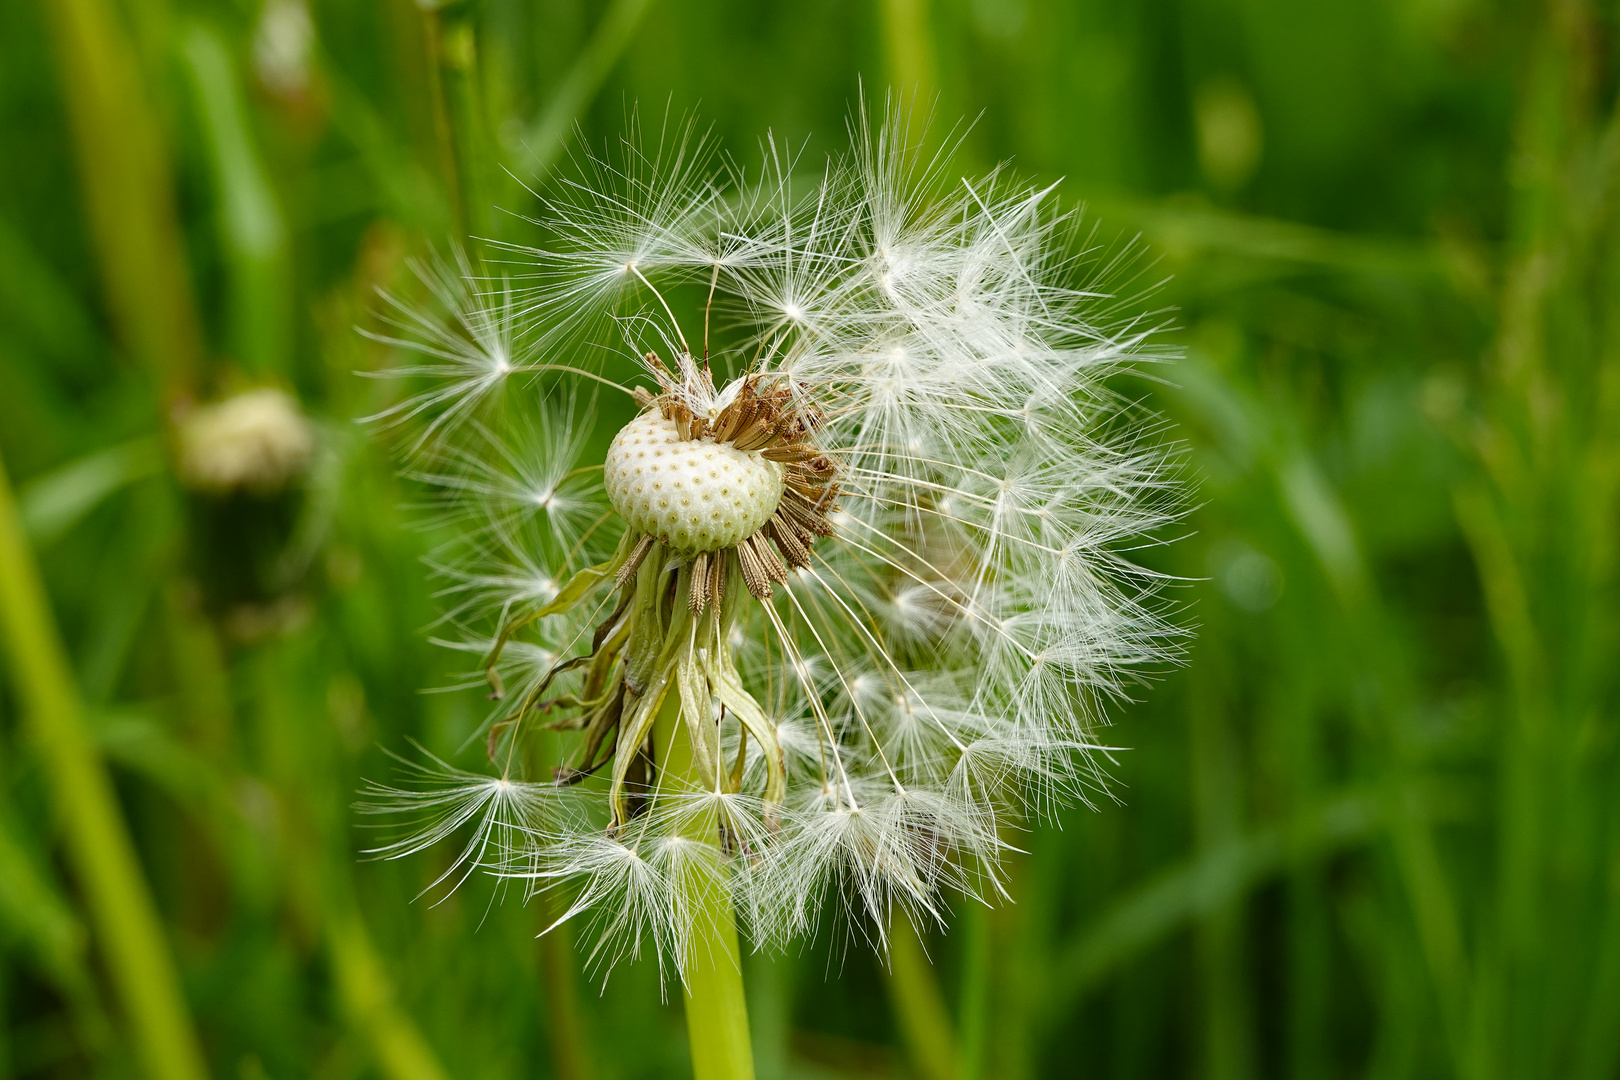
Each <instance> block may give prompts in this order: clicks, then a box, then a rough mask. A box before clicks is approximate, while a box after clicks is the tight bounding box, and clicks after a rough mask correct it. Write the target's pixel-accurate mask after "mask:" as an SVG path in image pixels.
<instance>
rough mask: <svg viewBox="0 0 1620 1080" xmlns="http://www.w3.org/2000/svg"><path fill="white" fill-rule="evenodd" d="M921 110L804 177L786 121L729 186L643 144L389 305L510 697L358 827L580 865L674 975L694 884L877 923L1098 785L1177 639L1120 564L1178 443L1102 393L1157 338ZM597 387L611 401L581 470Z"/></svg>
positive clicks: (421, 458) (381, 789) (974, 867)
mask: <svg viewBox="0 0 1620 1080" xmlns="http://www.w3.org/2000/svg"><path fill="white" fill-rule="evenodd" d="M907 130H908V129H907V125H906V124H905V122H904V121H903V119H897V118H896V117H894V116H892V115H891V117H890V118H889V120H888V121H887V122H885V123H883V124H880V125H868V124H865V123H857V124H856V125H854V138H853V143H854V145H853V147H852V150H851V152H850V154H849V155H848V157H847V158H844V159H841V160H834V161H832V162H831V163H829V164H828V165H827V166H826V167H825V169H824V170H822V171H820V172H819V173H818V174H817V175H816V176H815V177H813V178H812V179H811V180H808V181H806V180H804V179H803V178H802V177H801V176H799V175H796V173H795V169H796V167H797V166H798V165H799V164H800V163H799V162H798V161H797V160H795V159H794V158H793V157H792V156H791V155H788V154H786V153H784V152H783V151H782V149H781V148H780V147H779V146H778V145H777V144H775V143H774V142H771V141H767V142H766V143H765V144H764V159H765V160H764V167H763V168H762V170H760V172H759V173H758V174H757V175H748V174H745V173H743V172H742V171H741V170H739V169H736V168H735V167H729V166H724V167H723V166H721V165H716V164H715V162H716V157H715V155H714V154H713V153H712V151H711V148H710V147H709V146H708V145H707V144H706V140H704V139H702V138H697V137H694V135H693V132H692V130H691V128H690V126H689V125H688V126H685V127H682V128H680V129H679V130H675V131H673V133H668V132H666V134H665V135H664V136H662V137H658V138H654V139H651V140H643V139H642V138H641V137H640V136H639V135H638V134H636V133H632V135H631V136H629V137H627V138H626V139H625V140H624V141H623V145H622V147H621V148H620V151H619V152H618V153H616V154H613V155H608V156H604V157H602V158H594V157H590V158H587V159H586V160H584V161H583V163H582V166H583V167H582V168H581V169H580V170H579V173H578V177H577V178H576V179H574V180H572V181H564V182H562V183H561V184H560V185H559V186H558V188H557V191H556V193H555V194H553V195H552V196H551V197H549V198H546V199H543V200H542V206H543V212H542V214H541V215H540V217H539V218H538V220H537V222H536V223H537V224H538V225H539V226H540V227H541V228H543V229H544V230H546V232H547V234H548V235H549V236H550V237H551V240H550V242H548V243H546V244H545V245H544V246H541V247H533V248H515V247H514V248H511V249H509V255H510V261H511V262H515V263H516V264H518V266H519V267H520V269H518V270H517V271H515V272H511V273H510V274H509V275H508V276H506V277H500V276H496V275H493V274H489V273H487V272H483V271H481V270H475V268H474V267H473V265H472V264H471V263H470V262H469V261H468V260H467V259H466V258H465V257H464V256H457V257H456V259H455V260H453V261H449V262H446V263H444V264H442V265H436V266H435V267H431V268H425V269H424V270H423V271H422V276H423V278H424V281H426V282H427V283H428V284H429V286H430V289H429V292H430V294H431V295H432V296H433V297H434V298H435V299H436V304H437V306H436V307H435V308H434V309H433V310H425V309H423V310H418V309H416V308H413V307H412V306H410V305H409V304H407V303H405V302H404V301H402V300H399V299H397V298H387V299H389V302H390V304H391V305H392V306H393V308H394V309H395V310H394V315H393V323H394V325H395V326H396V327H397V328H398V333H397V334H393V335H385V336H382V340H384V341H387V342H389V343H391V344H392V345H394V346H395V347H397V348H398V349H399V350H401V351H402V352H406V353H414V354H416V355H418V356H419V357H420V358H421V359H419V360H417V361H414V362H410V363H407V364H405V365H403V366H402V367H401V368H400V369H399V373H401V374H404V375H408V376H412V377H415V378H422V377H426V378H427V379H429V380H430V381H431V385H429V386H428V387H427V388H426V389H422V390H420V392H418V393H417V394H416V396H413V397H409V398H407V399H405V400H403V401H401V403H400V404H398V405H397V406H396V407H395V408H394V409H393V410H391V411H390V412H389V413H387V414H384V418H385V419H389V420H392V421H395V422H399V423H401V424H402V425H404V426H406V427H408V428H410V429H411V430H412V431H413V432H414V434H412V435H411V436H410V438H409V439H408V443H409V445H410V455H411V465H410V472H411V474H412V475H414V476H415V477H416V478H417V479H420V480H422V481H424V482H426V483H428V484H430V485H433V486H434V487H436V488H437V489H439V491H440V492H441V494H442V496H443V499H444V503H445V506H446V510H447V515H448V516H447V518H446V521H447V522H448V523H449V524H451V525H453V526H454V528H455V529H456V531H457V533H458V535H459V537H460V539H459V540H458V541H457V542H455V543H454V544H452V545H451V546H450V547H448V548H447V549H445V550H443V551H441V552H439V553H437V554H436V555H435V558H434V561H433V565H434V567H435V569H436V570H437V571H438V572H439V573H440V574H441V575H442V576H443V578H444V582H445V588H444V593H445V597H446V614H445V618H444V620H443V625H442V627H441V630H444V629H445V628H450V629H453V630H454V631H455V634H454V635H450V634H441V636H446V637H455V639H456V640H455V641H454V642H449V643H452V644H456V645H457V646H458V647H460V648H463V649H466V650H467V651H468V652H469V654H474V655H478V656H480V657H481V658H482V659H483V667H482V670H481V672H480V676H481V678H482V679H485V680H487V682H488V686H489V688H490V692H491V696H492V697H493V698H495V699H496V702H497V706H496V709H495V711H494V712H493V714H492V715H491V716H490V718H489V723H488V726H487V728H486V729H485V730H484V734H485V735H486V740H485V745H486V747H487V750H488V754H489V759H490V763H491V775H489V776H487V777H484V778H479V777H477V776H474V775H472V774H468V773H465V772H461V771H457V770H451V769H449V768H448V767H444V768H442V769H440V768H438V767H437V766H435V767H434V768H433V769H428V770H425V771H423V772H421V773H419V774H418V775H417V777H416V779H417V781H418V782H417V783H413V784H412V785H409V786H408V787H394V786H388V785H374V786H373V787H372V788H371V790H370V792H369V798H370V802H369V804H368V806H367V808H368V809H369V810H372V811H377V812H393V811H399V810H403V811H407V812H409V813H411V814H413V815H416V821H417V825H416V827H415V828H414V829H413V830H412V831H407V832H406V833H404V834H402V835H401V836H400V837H399V838H398V839H397V840H395V841H394V842H393V843H391V844H388V845H387V846H384V847H381V848H379V849H378V851H379V853H381V854H383V855H386V856H390V857H392V856H398V855H403V854H408V853H411V852H415V851H418V850H421V849H422V848H424V847H426V846H428V845H430V844H432V843H435V842H437V841H439V840H442V839H445V838H446V837H448V836H450V835H451V834H452V833H457V827H460V826H466V827H470V828H471V829H472V830H473V835H472V839H471V841H470V842H469V843H468V844H467V845H466V846H465V847H464V848H462V850H461V852H460V856H459V858H457V859H456V860H455V862H454V864H453V865H452V867H451V868H450V870H449V871H448V872H447V875H446V876H447V879H448V880H451V881H456V880H459V878H460V876H461V875H463V874H465V873H467V872H470V871H471V870H472V869H474V868H482V869H485V870H488V871H490V872H492V873H494V874H497V875H502V876H506V877H510V878H517V879H520V880H522V881H523V882H525V883H527V884H528V885H529V886H531V887H533V888H543V887H550V886H554V885H558V884H560V883H564V882H566V883H568V885H567V887H568V888H570V890H571V892H570V895H571V897H572V899H571V901H570V906H569V914H575V913H587V912H588V913H590V914H591V915H592V916H593V917H594V918H595V920H596V924H597V925H598V926H599V927H600V929H601V931H602V936H601V938H600V943H599V945H598V947H597V953H596V956H597V958H598V959H599V960H601V961H604V962H607V963H611V962H612V961H613V960H614V959H617V958H618V957H620V956H623V955H626V954H633V953H635V952H637V951H639V950H640V948H641V947H642V945H643V944H647V945H649V946H651V947H652V948H654V949H656V951H657V952H658V955H659V956H660V957H661V958H669V959H673V960H674V961H675V962H676V964H677V966H679V965H680V963H681V958H682V956H683V955H684V952H685V942H687V941H688V940H689V937H690V935H691V931H692V926H691V921H692V920H693V919H694V918H700V917H703V916H702V915H701V914H694V910H693V909H692V907H691V905H690V904H688V903H687V902H686V901H685V900H684V899H683V897H686V896H687V895H688V894H689V892H690V890H688V889H686V888H685V885H684V882H686V881H687V879H688V877H689V876H690V875H691V874H692V873H694V872H698V871H701V872H702V873H703V874H708V875H712V876H714V877H715V878H716V879H717V880H720V881H723V882H724V883H725V887H726V889H727V890H728V892H729V895H730V899H731V902H732V904H733V906H734V908H735V910H736V912H737V914H738V916H739V919H740V921H741V924H742V927H743V929H744V931H745V932H746V933H747V934H749V935H750V936H751V937H752V939H753V940H754V941H755V942H756V943H766V942H772V943H774V942H778V941H781V940H784V939H787V938H790V937H792V936H793V935H795V934H798V933H801V932H803V931H805V930H806V929H807V928H809V927H811V926H812V924H813V923H814V922H815V920H816V919H817V917H818V913H819V912H821V911H822V910H823V909H824V908H825V907H826V906H827V905H828V903H829V902H830V901H832V900H833V899H834V898H836V900H837V901H838V902H839V903H840V904H844V903H847V905H848V910H850V911H852V912H853V913H855V915H856V916H857V917H858V918H859V919H860V921H862V922H863V924H864V925H866V926H867V927H869V931H870V932H871V933H873V934H875V936H877V937H879V938H881V937H882V936H883V935H884V934H885V933H886V927H887V926H888V924H889V920H890V919H891V918H892V917H894V916H895V914H896V910H897V909H898V910H899V911H901V912H903V914H904V915H905V916H907V917H919V916H929V917H935V918H937V917H938V916H939V914H940V911H941V907H940V894H941V890H960V891H962V892H965V893H967V894H969V895H974V896H980V897H983V896H985V895H986V892H987V891H989V892H994V891H995V890H996V888H997V881H998V874H997V865H998V860H999V858H1000V857H1001V855H1002V854H1003V853H1004V851H1005V850H1006V849H1007V845H1008V843H1009V835H1010V833H1009V829H1010V828H1011V827H1014V826H1016V824H1017V823H1018V822H1019V821H1020V820H1022V819H1023V818H1024V817H1025V816H1026V815H1027V814H1029V813H1031V812H1040V811H1041V810H1042V809H1043V808H1045V807H1048V806H1050V805H1052V803H1053V802H1054V801H1058V800H1063V799H1066V798H1080V799H1084V798H1085V797H1086V795H1087V793H1088V792H1089V791H1091V790H1101V788H1102V784H1103V780H1102V775H1101V772H1100V771H1099V768H1098V762H1097V758H1098V756H1099V755H1100V754H1103V753H1104V752H1105V748H1104V747H1103V746H1102V745H1101V744H1100V743H1099V742H1098V740H1097V738H1096V734H1095V732H1096V729H1097V727H1098V725H1099V724H1100V723H1101V722H1102V720H1103V715H1102V705H1103V704H1104V703H1105V702H1106V700H1107V699H1109V698H1110V697H1113V696H1115V695H1118V694H1119V693H1121V692H1122V689H1123V686H1124V681H1125V680H1126V679H1127V678H1128V677H1129V676H1130V673H1131V672H1133V671H1139V670H1141V669H1142V668H1143V667H1144V665H1149V664H1152V663H1154V662H1157V661H1160V660H1162V659H1163V658H1165V657H1166V656H1167V655H1168V654H1169V653H1171V652H1172V651H1173V648H1174V642H1175V633H1174V631H1173V630H1172V629H1171V628H1170V627H1169V626H1168V625H1167V623H1166V622H1165V621H1164V619H1163V617H1162V604H1160V603H1158V602H1157V601H1156V600H1155V596H1156V591H1157V586H1158V585H1159V584H1160V581H1159V579H1158V578H1156V577H1155V575H1153V574H1151V573H1148V572H1147V571H1144V570H1142V569H1140V568H1138V567H1137V566H1135V565H1134V564H1133V563H1132V562H1131V561H1130V559H1129V558H1128V556H1127V554H1126V552H1127V550H1128V548H1129V546H1130V545H1131V544H1133V543H1142V542H1147V538H1150V537H1151V536H1152V535H1153V534H1154V532H1155V530H1158V529H1159V528H1160V527H1161V526H1163V525H1164V524H1165V523H1166V522H1167V521H1169V520H1171V518H1172V517H1173V514H1174V503H1175V490H1174V483H1173V482H1172V473H1173V469H1172V467H1171V460H1170V457H1169V455H1168V452H1167V450H1166V449H1165V446H1164V445H1163V443H1162V441H1161V439H1160V434H1159V431H1158V428H1157V426H1156V425H1155V423H1154V422H1153V421H1152V418H1151V417H1147V416H1144V415H1143V414H1142V413H1141V412H1140V411H1139V410H1138V409H1137V408H1136V407H1135V406H1133V405H1132V404H1130V403H1129V402H1126V401H1123V400H1122V399H1120V398H1119V397H1118V396H1117V395H1116V394H1115V393H1113V392H1111V391H1110V390H1109V389H1108V388H1107V386H1106V382H1107V380H1108V379H1109V377H1110V376H1112V375H1114V374H1116V373H1118V372H1119V371H1121V370H1122V369H1125V368H1128V367H1130V366H1132V365H1135V364H1138V363H1141V362H1144V361H1155V360H1159V359H1163V358H1164V357H1165V356H1166V353H1165V352H1164V351H1163V350H1162V349H1161V348H1160V347H1159V346H1157V345H1156V344H1155V343H1154V342H1153V335H1154V333H1155V332H1156V331H1157V329H1158V326H1157V325H1156V323H1154V322H1152V321H1150V317H1149V316H1146V315H1142V316H1137V317H1131V316H1129V315H1128V314H1125V313H1122V311H1121V308H1122V302H1121V301H1120V300H1119V299H1118V298H1117V297H1115V296H1113V295H1112V294H1109V293H1107V292H1105V291H1103V289H1102V288H1101V287H1100V286H1099V285H1098V284H1096V283H1097V282H1099V281H1106V280H1107V279H1108V277H1109V276H1110V275H1111V274H1113V275H1117V274H1118V267H1115V266H1110V265H1107V264H1106V260H1103V259H1099V258H1098V257H1097V255H1096V252H1095V251H1094V250H1086V249H1085V245H1084V244H1083V243H1082V244H1081V245H1079V247H1078V248H1077V245H1076V241H1077V239H1083V238H1078V237H1077V233H1076V229H1075V222H1074V221H1073V219H1072V218H1070V217H1069V216H1067V215H1064V214H1063V213H1060V212H1059V211H1057V210H1056V209H1055V208H1054V206H1053V203H1054V195H1053V192H1052V189H1050V188H1041V189H1035V188H1029V187H1024V186H1019V185H1018V184H1016V183H1015V182H1013V181H1012V180H1010V179H1009V178H1008V177H1007V176H1006V175H1005V174H1004V173H1001V172H999V171H998V172H997V173H995V174H993V175H991V176H989V177H987V178H985V179H981V180H977V181H974V180H967V179H961V180H955V179H953V178H952V177H950V175H949V174H948V169H947V159H946V157H945V156H944V155H939V156H935V157H932V158H925V157H923V156H920V155H919V154H917V153H916V152H915V150H914V149H913V148H910V147H908V146H906V145H905V138H904V133H905V132H906V131H907ZM1088 273H1089V275H1090V277H1089V281H1082V282H1080V283H1079V284H1077V283H1076V279H1077V278H1080V277H1082V276H1083V275H1086V274H1088ZM620 358H628V360H627V362H626V361H623V360H621V359H620ZM631 365H633V367H632V366H631ZM624 372H633V374H631V375H630V376H629V377H626V378H623V381H624V382H625V383H628V384H632V385H625V386H621V385H620V384H619V379H620V377H622V373H624ZM603 387H613V388H616V390H623V391H624V392H625V393H627V394H630V395H632V397H633V399H634V412H635V416H634V419H632V420H631V421H630V422H629V423H628V424H626V425H625V426H624V427H623V428H622V429H621V430H620V431H619V432H618V434H617V435H616V436H615V438H614V440H613V443H612V446H611V447H610V448H609V449H608V451H607V454H606V456H605V459H604V460H598V461H587V460H584V457H585V455H586V451H587V447H588V446H590V445H592V440H591V438H590V434H591V431H592V425H593V424H594V419H593V416H592V414H591V412H590V410H589V409H587V408H585V407H584V406H583V405H582V404H580V403H581V402H583V401H585V400H586V399H587V398H590V397H593V396H595V395H596V394H598V393H608V392H610V391H608V390H605V389H603ZM435 775H437V781H435V780H434V779H433V778H434V776H435ZM464 833H465V828H463V829H461V831H460V833H457V834H458V835H461V834H464Z"/></svg>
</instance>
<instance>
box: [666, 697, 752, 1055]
mask: <svg viewBox="0 0 1620 1080" xmlns="http://www.w3.org/2000/svg"><path fill="white" fill-rule="evenodd" d="M653 742H654V745H655V746H656V747H657V750H658V761H659V765H660V771H661V773H662V775H663V777H665V778H666V780H665V783H666V784H667V785H668V786H666V787H665V790H666V791H668V790H670V789H671V788H673V789H675V790H677V791H701V790H703V786H704V785H703V780H702V777H701V776H700V774H699V769H698V767H697V762H696V760H695V758H694V756H693V754H692V743H691V740H690V739H689V738H688V737H687V735H686V730H685V725H684V723H683V721H682V717H681V698H680V695H679V694H677V693H675V692H674V691H673V690H671V692H670V694H669V696H668V697H667V698H666V699H665V701H664V706H663V708H662V709H661V710H660V712H659V714H658V720H657V722H656V724H655V725H654V727H653ZM687 832H688V839H691V840H697V841H701V842H702V843H706V844H717V843H718V841H719V837H718V835H717V830H716V828H715V826H714V822H713V819H712V818H711V819H708V820H707V821H705V820H704V819H703V818H702V817H697V818H696V820H694V821H693V823H692V824H691V825H690V826H689V827H688V829H687ZM719 865H720V860H719V859H715V860H712V861H711V860H705V859H693V860H691V863H690V866H691V870H690V872H689V873H688V874H687V875H686V876H685V877H684V878H683V880H682V881H681V882H680V883H679V885H678V886H677V887H678V888H682V889H684V890H685V891H686V896H685V901H686V905H685V906H686V910H687V912H688V913H689V915H690V918H691V922H692V925H691V928H690V932H689V936H688V937H687V940H686V942H685V945H684V948H683V949H682V955H681V958H680V959H681V982H682V984H683V990H684V994H685V998H686V1032H687V1037H688V1039H689V1040H690V1042H691V1047H692V1076H693V1080H753V1076H754V1050H753V1047H752V1045H751V1044H750V1043H749V1041H748V1004H747V1002H746V1000H745V999H744V997H743V981H742V966H741V961H740V959H739V953H738V948H737V918H736V913H735V912H734V911H733V910H732V906H731V895H730V893H728V892H727V890H726V883H725V881H724V879H723V878H722V877H721V876H720V871H719V869H718V867H719Z"/></svg>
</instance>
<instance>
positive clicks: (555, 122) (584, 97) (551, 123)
mask: <svg viewBox="0 0 1620 1080" xmlns="http://www.w3.org/2000/svg"><path fill="white" fill-rule="evenodd" d="M651 3H652V0H613V3H612V4H611V5H610V6H609V7H608V9H607V10H606V11H605V12H603V13H602V18H601V19H600V21H598V22H597V24H596V29H595V31H594V32H593V33H592V34H591V39H590V41H588V42H586V44H585V48H583V49H581V50H580V54H579V58H578V59H577V60H575V61H574V64H573V66H572V67H570V68H569V69H568V74H567V75H564V76H563V79H562V82H560V83H558V84H557V87H556V89H555V90H553V91H552V92H551V98H550V100H549V101H548V102H547V104H546V107H545V110H544V111H543V112H542V113H541V114H540V116H539V118H538V119H537V120H536V121H535V122H534V124H533V125H531V126H530V127H529V129H528V130H527V131H526V132H525V133H524V135H523V138H522V141H521V143H520V144H519V145H518V146H516V147H510V148H509V149H508V152H509V154H510V155H511V158H512V165H513V170H512V171H513V172H515V173H516V174H517V175H518V176H519V177H520V178H522V179H524V180H528V179H530V178H532V177H538V176H541V175H543V174H544V173H545V172H546V171H547V170H548V169H550V168H551V166H552V165H553V164H555V163H556V161H557V158H558V156H560V155H561V154H562V152H563V147H564V146H565V145H566V144H567V142H568V132H569V129H570V128H571V127H572V126H573V124H574V123H575V122H576V121H577V120H578V119H579V117H580V115H581V114H582V113H584V111H585V109H586V108H587V107H588V106H589V105H590V103H591V100H592V99H593V98H595V97H596V93H597V91H598V90H600V89H601V88H602V81H603V80H604V79H606V78H607V76H608V72H610V71H612V70H613V65H614V64H616V63H618V61H619V57H620V56H621V55H623V53H624V50H625V49H626V48H628V47H629V45H630V40H631V39H632V38H633V37H635V34H636V28H637V27H639V26H640V25H641V19H642V16H643V15H645V14H646V12H647V8H648V6H649V5H650V4H651Z"/></svg>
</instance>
